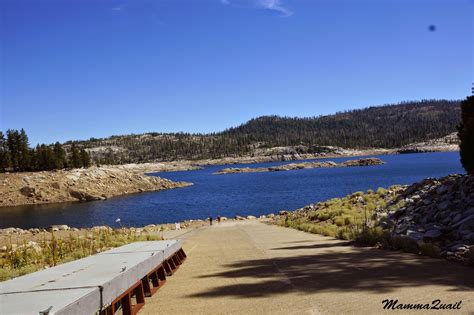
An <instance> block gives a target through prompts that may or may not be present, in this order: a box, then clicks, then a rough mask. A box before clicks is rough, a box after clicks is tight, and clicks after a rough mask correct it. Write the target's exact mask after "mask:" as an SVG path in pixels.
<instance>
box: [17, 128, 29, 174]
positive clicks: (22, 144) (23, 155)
mask: <svg viewBox="0 0 474 315" xmlns="http://www.w3.org/2000/svg"><path fill="white" fill-rule="evenodd" d="M18 152H19V161H18V162H19V168H20V171H29V170H31V166H30V148H29V143H28V136H27V135H26V132H25V130H24V129H23V128H21V130H20V134H19V136H18Z"/></svg>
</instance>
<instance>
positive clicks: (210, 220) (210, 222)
mask: <svg viewBox="0 0 474 315" xmlns="http://www.w3.org/2000/svg"><path fill="white" fill-rule="evenodd" d="M209 225H212V217H209Z"/></svg>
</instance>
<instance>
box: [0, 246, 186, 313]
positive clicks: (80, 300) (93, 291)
mask: <svg viewBox="0 0 474 315" xmlns="http://www.w3.org/2000/svg"><path fill="white" fill-rule="evenodd" d="M185 258H186V254H185V253H184V251H183V249H182V241H181V240H167V241H150V242H136V243H131V244H128V245H125V246H121V247H117V248H114V249H111V250H109V251H106V252H102V253H100V254H96V255H92V256H89V257H86V258H83V259H79V260H75V261H72V262H69V263H65V264H62V265H59V266H56V267H52V268H49V269H45V270H41V271H38V272H35V273H32V274H28V275H25V276H22V277H18V278H15V279H12V280H8V281H5V282H2V283H0V314H96V313H98V314H116V313H121V314H136V313H137V312H138V310H139V309H140V308H141V307H142V306H143V305H144V303H145V296H151V295H153V294H154V293H155V292H156V291H157V290H158V289H159V288H160V287H161V286H163V285H164V284H165V282H166V278H167V277H168V276H171V275H172V274H173V273H174V272H175V271H176V269H178V267H179V266H180V265H181V264H182V262H183V261H184V260H185Z"/></svg>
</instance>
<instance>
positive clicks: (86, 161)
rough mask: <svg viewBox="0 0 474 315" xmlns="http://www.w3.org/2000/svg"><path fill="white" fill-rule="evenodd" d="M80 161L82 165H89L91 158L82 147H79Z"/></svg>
mask: <svg viewBox="0 0 474 315" xmlns="http://www.w3.org/2000/svg"><path fill="white" fill-rule="evenodd" d="M81 162H82V166H83V167H90V166H91V158H90V156H89V153H87V151H86V150H85V149H84V148H82V149H81Z"/></svg>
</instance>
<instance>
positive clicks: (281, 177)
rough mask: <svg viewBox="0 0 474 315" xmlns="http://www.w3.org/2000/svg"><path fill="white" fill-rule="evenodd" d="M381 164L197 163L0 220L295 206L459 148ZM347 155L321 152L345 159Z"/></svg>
mask: <svg viewBox="0 0 474 315" xmlns="http://www.w3.org/2000/svg"><path fill="white" fill-rule="evenodd" d="M378 157H379V158H381V159H382V160H384V161H385V162H386V164H384V165H378V166H367V167H341V168H320V169H304V170H295V171H283V172H267V173H243V174H229V175H213V174H212V173H213V172H216V171H218V170H220V169H222V168H225V167H227V166H223V165H219V166H209V167H205V168H204V169H202V170H195V171H185V172H167V173H157V174H154V175H158V176H161V177H165V178H168V179H171V180H175V181H188V182H192V183H194V185H193V186H190V187H185V188H178V189H173V190H165V191H160V192H146V193H141V194H133V195H126V196H120V197H114V198H111V199H109V200H106V201H92V202H86V203H63V204H52V205H29V206H19V207H10V208H0V227H1V228H4V227H10V226H14V227H21V228H31V227H47V226H49V225H51V224H67V225H69V226H73V227H91V226H94V225H109V226H116V225H117V224H116V223H115V220H116V219H117V218H120V219H121V223H122V225H124V226H143V225H147V224H151V223H154V224H157V223H169V222H178V221H183V220H186V219H205V218H207V217H209V216H213V217H216V216H218V215H220V216H226V217H233V216H235V215H236V214H239V215H242V216H246V215H255V216H259V215H262V214H268V213H272V212H273V213H275V212H278V211H279V210H294V209H297V208H300V207H303V206H305V205H307V204H310V203H314V202H318V201H324V200H327V199H330V198H334V197H342V196H345V195H347V194H351V193H353V192H355V191H366V190H367V189H374V190H375V189H377V188H378V187H388V186H391V185H394V184H412V183H414V182H417V181H419V180H421V179H423V178H427V177H441V176H445V175H448V174H453V173H464V170H463V169H462V167H461V164H460V162H459V153H458V152H447V153H421V154H404V155H384V156H378ZM348 159H354V158H337V159H327V160H331V161H337V162H341V161H345V160H348ZM286 163H291V162H275V163H259V164H246V165H233V167H240V166H250V167H253V166H260V167H264V166H275V165H281V164H286Z"/></svg>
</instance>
